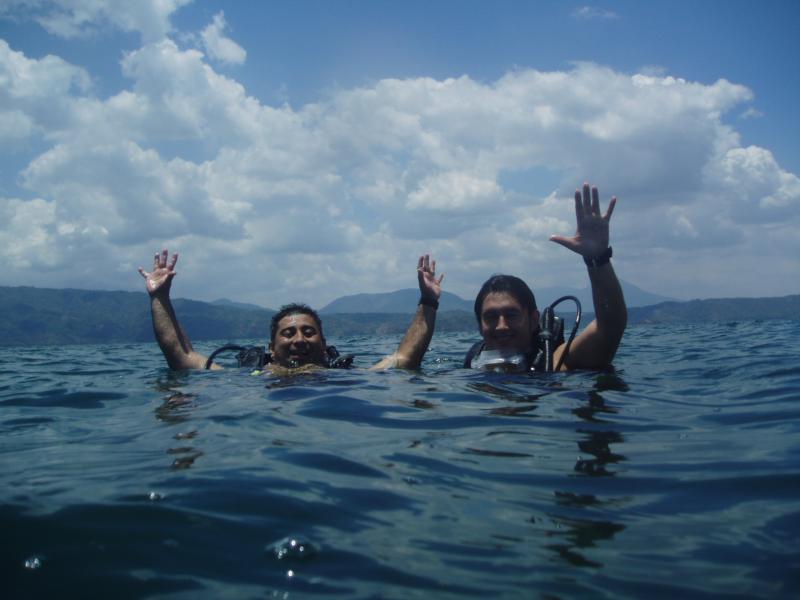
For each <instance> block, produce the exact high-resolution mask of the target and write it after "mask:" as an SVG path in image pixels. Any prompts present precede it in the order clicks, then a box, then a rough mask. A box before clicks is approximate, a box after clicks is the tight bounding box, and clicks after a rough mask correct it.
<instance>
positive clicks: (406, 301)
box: [319, 288, 472, 315]
mask: <svg viewBox="0 0 800 600" xmlns="http://www.w3.org/2000/svg"><path fill="white" fill-rule="evenodd" d="M418 302H419V289H418V288H409V289H405V290H398V291H396V292H386V293H382V294H354V295H352V296H342V297H341V298H337V299H336V300H334V301H333V302H331V303H330V304H328V305H326V306H324V307H323V308H322V309H320V311H319V312H320V314H321V315H330V314H334V313H407V314H411V313H414V312H415V311H416V310H417V303H418ZM439 310H440V311H446V310H466V311H471V310H472V302H471V301H468V300H464V299H463V298H459V297H458V296H456V295H455V294H451V293H450V292H442V297H441V298H439Z"/></svg>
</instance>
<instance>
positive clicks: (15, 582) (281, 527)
mask: <svg viewBox="0 0 800 600" xmlns="http://www.w3.org/2000/svg"><path fill="white" fill-rule="evenodd" d="M798 339H800V322H797V321H792V322H789V321H783V322H782V321H768V322H746V323H727V324H723V323H715V324H704V325H682V326H638V327H633V328H631V329H629V330H628V332H627V333H626V336H625V339H624V340H623V347H622V348H621V350H620V353H619V354H618V356H617V360H616V367H617V371H616V373H614V374H612V373H593V372H581V373H571V374H566V375H564V374H558V375H545V376H530V377H528V376H508V375H505V376H504V375H491V374H479V373H473V372H470V371H465V370H461V369H457V368H456V367H457V366H458V364H459V361H460V359H461V357H463V354H464V353H465V351H466V349H467V348H468V347H469V345H470V343H471V342H472V341H474V340H473V336H471V335H468V334H464V335H452V334H451V335H437V336H436V338H435V339H434V342H433V344H432V346H431V351H430V352H429V353H428V355H427V357H426V359H425V362H424V364H423V369H422V370H421V371H420V372H405V371H394V372H384V373H371V372H366V371H363V370H352V371H327V372H321V373H313V374H305V375H301V376H296V377H293V378H282V379H278V378H265V377H253V376H250V375H249V373H248V372H246V371H240V370H237V369H230V370H227V371H224V372H221V373H220V372H214V373H210V372H193V373H184V374H175V373H170V372H169V371H168V370H167V369H166V368H165V364H164V362H163V359H162V357H161V354H160V352H159V351H158V348H157V346H155V345H154V344H153V345H114V346H72V347H66V348H16V349H4V350H1V351H0V477H2V485H0V490H1V491H0V494H1V495H0V531H1V532H2V542H0V570H1V571H0V576H1V577H2V582H3V583H2V587H3V593H2V596H3V597H4V598H36V597H40V598H45V597H47V598H50V597H59V598H65V597H66V598H73V597H74V598H142V597H151V598H226V597H227V598H287V599H288V598H310V597H337V598H464V597H481V598H496V597H497V598H574V597H593V598H604V597H605V598H736V597H740V598H753V597H762V598H796V597H800V502H798V501H799V500H800V437H799V436H798V433H799V432H800V361H798V358H800V352H799V351H798ZM333 341H334V342H336V344H337V346H338V347H339V348H340V349H341V350H344V351H347V352H354V353H357V354H358V355H359V358H358V361H357V362H358V363H359V364H360V365H361V366H368V365H370V364H371V363H372V362H374V361H376V360H377V359H378V358H379V357H380V356H382V355H383V354H385V353H388V352H389V351H390V350H391V349H393V348H394V347H395V346H396V344H397V342H398V339H397V338H388V337H387V338H381V339H377V340H375V339H367V338H352V339H340V340H333ZM198 347H199V349H200V350H202V351H204V352H209V351H210V350H212V349H213V348H214V347H215V344H198Z"/></svg>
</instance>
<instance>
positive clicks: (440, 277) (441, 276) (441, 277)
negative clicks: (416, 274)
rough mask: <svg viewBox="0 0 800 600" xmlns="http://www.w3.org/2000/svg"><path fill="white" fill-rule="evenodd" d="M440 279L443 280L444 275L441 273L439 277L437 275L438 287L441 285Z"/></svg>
mask: <svg viewBox="0 0 800 600" xmlns="http://www.w3.org/2000/svg"><path fill="white" fill-rule="evenodd" d="M442 279H444V273H442V274H441V275H439V280H438V281H437V282H436V283H438V284H439V285H441V284H442Z"/></svg>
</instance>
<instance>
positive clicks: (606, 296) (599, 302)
mask: <svg viewBox="0 0 800 600" xmlns="http://www.w3.org/2000/svg"><path fill="white" fill-rule="evenodd" d="M587 270H588V272H589V281H590V283H591V286H592V301H593V302H594V314H595V319H596V321H597V327H598V329H599V330H600V331H602V332H603V334H604V335H607V336H608V337H609V339H614V338H616V341H615V342H614V346H615V347H616V345H617V344H619V340H620V339H621V338H622V334H623V333H624V331H625V326H626V325H627V323H628V309H627V307H626V306H625V297H624V296H623V293H622V286H621V285H620V283H619V279H617V275H616V273H615V272H614V267H612V266H611V263H610V262H607V263H605V264H604V265H601V266H599V267H587Z"/></svg>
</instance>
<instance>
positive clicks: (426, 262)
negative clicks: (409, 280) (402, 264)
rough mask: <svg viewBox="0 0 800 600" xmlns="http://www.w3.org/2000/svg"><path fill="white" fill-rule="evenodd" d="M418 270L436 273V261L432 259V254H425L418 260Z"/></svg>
mask: <svg viewBox="0 0 800 600" xmlns="http://www.w3.org/2000/svg"><path fill="white" fill-rule="evenodd" d="M417 271H425V272H430V273H436V261H435V260H433V261H432V260H431V255H430V254H423V255H422V256H420V257H419V260H418V261H417Z"/></svg>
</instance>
